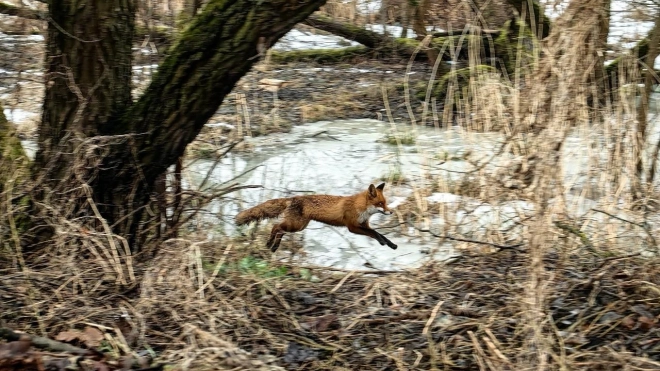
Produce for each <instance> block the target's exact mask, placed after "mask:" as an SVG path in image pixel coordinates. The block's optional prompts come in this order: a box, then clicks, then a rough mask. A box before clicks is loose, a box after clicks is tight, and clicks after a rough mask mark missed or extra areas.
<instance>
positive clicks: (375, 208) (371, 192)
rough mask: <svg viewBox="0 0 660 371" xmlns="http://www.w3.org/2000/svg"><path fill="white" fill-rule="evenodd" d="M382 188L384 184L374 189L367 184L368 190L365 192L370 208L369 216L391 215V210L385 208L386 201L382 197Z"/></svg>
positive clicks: (383, 196)
mask: <svg viewBox="0 0 660 371" xmlns="http://www.w3.org/2000/svg"><path fill="white" fill-rule="evenodd" d="M384 188H385V183H381V184H380V185H379V186H378V187H374V185H373V184H369V189H368V190H367V200H368V203H367V204H368V207H369V208H370V210H369V211H370V214H375V213H381V214H385V215H391V214H392V210H390V209H388V208H387V200H385V195H383V189H384Z"/></svg>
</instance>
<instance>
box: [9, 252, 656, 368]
mask: <svg viewBox="0 0 660 371" xmlns="http://www.w3.org/2000/svg"><path fill="white" fill-rule="evenodd" d="M228 242H229V241H228ZM258 245H260V244H258ZM254 246H255V245H254V243H251V242H249V241H246V240H233V241H231V242H230V243H228V244H218V243H216V242H209V243H203V244H195V243H189V242H186V241H185V240H184V239H179V240H178V241H171V242H170V243H167V244H165V245H163V246H161V248H160V251H159V252H158V254H157V256H156V257H155V259H153V260H152V261H150V262H149V264H138V263H137V262H134V263H133V264H135V266H134V267H133V268H135V273H136V277H135V278H134V279H131V278H129V276H124V277H123V279H124V280H128V281H132V282H129V283H128V284H126V285H120V284H117V282H116V281H114V278H117V277H116V276H115V277H114V278H113V277H111V276H112V275H111V274H108V272H106V274H101V272H100V271H99V268H98V267H99V265H98V264H97V262H96V261H95V259H81V258H80V257H78V258H77V259H75V260H76V266H75V268H73V266H71V267H69V266H70V265H71V264H72V262H73V261H74V259H71V256H72V253H70V252H64V251H63V252H61V255H60V256H59V257H54V256H51V260H49V262H48V263H45V264H44V266H42V267H40V269H38V270H32V271H31V272H30V273H29V277H28V273H27V272H18V271H4V272H1V274H2V276H3V280H2V283H1V284H0V297H2V298H3V300H2V304H0V306H1V310H0V313H1V316H0V320H1V322H2V327H10V328H13V329H16V330H22V331H26V332H28V333H31V334H38V335H42V336H48V337H51V338H54V339H59V340H63V341H67V342H69V343H73V344H75V345H77V346H80V347H83V348H88V347H96V348H98V349H102V350H103V351H104V352H105V355H104V356H103V357H104V358H102V361H101V362H103V363H105V365H106V366H107V367H108V368H96V369H116V368H119V366H117V363H113V362H111V361H108V359H111V358H113V357H117V356H118V355H124V357H138V356H139V355H142V356H143V357H144V356H147V355H154V356H155V360H156V362H160V363H165V364H169V365H173V366H175V367H174V368H170V369H180V370H183V369H191V370H229V369H232V370H239V369H242V370H282V369H287V370H301V369H305V370H430V369H452V370H475V369H490V370H514V369H524V368H525V365H526V364H527V363H526V362H527V360H528V359H529V357H530V356H533V355H534V354H535V351H534V350H533V347H531V343H530V342H529V341H530V336H531V330H530V328H529V325H530V324H529V322H528V320H527V319H526V318H527V317H526V316H527V315H528V308H527V306H526V304H525V303H527V302H528V301H529V300H530V299H531V298H530V297H529V291H527V290H526V289H527V288H528V285H529V282H528V280H529V269H528V268H529V257H528V254H527V252H526V251H525V249H524V247H521V248H520V250H518V251H516V250H504V251H500V252H494V253H490V254H481V255H472V254H470V253H469V252H467V251H465V252H464V253H465V254H464V255H463V257H461V258H460V259H458V260H456V259H454V260H452V261H447V262H429V263H427V264H425V265H424V266H421V267H419V268H416V269H410V270H406V271H373V270H371V271H342V270H338V269H332V268H323V267H306V266H300V265H292V264H289V263H287V262H275V261H272V258H271V257H270V256H269V255H270V254H269V253H268V252H267V251H266V249H261V248H255V247H254ZM200 251H201V254H200ZM544 265H545V267H546V273H545V276H544V277H545V280H546V284H547V285H546V286H544V287H541V288H539V290H544V294H545V295H547V296H546V303H547V304H546V305H545V313H544V315H545V317H546V318H547V320H546V321H545V323H544V324H543V326H542V327H543V329H544V336H545V338H544V341H545V344H543V345H542V346H543V349H544V350H545V351H547V352H548V355H549V358H548V359H547V361H548V362H549V363H550V365H551V368H550V369H571V370H621V369H645V370H651V369H658V367H659V366H660V336H658V316H659V315H660V295H658V292H660V291H659V290H658V285H659V284H660V274H659V273H660V270H659V269H660V268H659V267H660V265H658V264H657V262H656V261H652V260H648V259H643V258H640V257H639V256H624V257H618V258H602V257H597V256H594V255H593V254H590V253H589V252H587V251H586V250H584V249H577V250H572V251H571V252H570V253H565V252H564V253H562V254H560V255H559V254H556V253H554V252H553V253H549V254H547V255H546V257H545V259H544ZM138 267H140V268H138ZM69 269H71V270H69ZM63 270H64V271H65V272H68V271H70V272H72V274H66V273H63ZM74 271H75V272H76V273H75V274H74V273H73V272H74ZM15 343H16V342H15ZM15 343H14V344H15ZM10 344H11V343H10ZM3 347H4V348H8V345H0V352H2V349H4V348H3ZM29 352H33V353H29ZM34 352H35V351H32V350H30V351H26V350H23V351H20V350H19V351H15V352H14V353H12V354H13V355H12V357H13V358H12V359H14V361H15V364H21V365H23V366H24V367H25V368H24V369H38V367H36V365H35V364H34V362H35V361H34V360H35V359H37V358H38V357H35V354H38V353H34ZM39 354H41V355H42V356H43V353H39ZM45 354H46V355H47V357H48V358H47V361H44V362H46V364H54V362H60V363H57V364H60V365H63V364H65V363H66V362H70V361H68V360H67V358H66V357H65V356H64V355H63V354H61V353H55V352H52V351H50V352H48V353H45ZM99 357H101V356H98V355H97V356H96V359H99ZM0 358H1V357H0ZM7 359H9V358H7ZM42 359H43V358H42ZM92 359H94V358H93V356H88V357H87V361H85V362H88V363H89V364H92V365H93V364H94V362H97V361H93V360H92ZM31 362H32V363H31ZM33 366H34V367H33ZM3 367H4V365H3V364H2V361H0V369H2V370H4V369H8V368H3ZM626 367H628V368H626ZM62 369H63V368H62Z"/></svg>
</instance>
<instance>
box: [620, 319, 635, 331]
mask: <svg viewBox="0 0 660 371" xmlns="http://www.w3.org/2000/svg"><path fill="white" fill-rule="evenodd" d="M621 325H623V326H624V327H625V328H627V329H628V330H632V329H633V328H634V327H635V320H634V319H632V317H630V316H628V317H626V318H624V319H622V320H621Z"/></svg>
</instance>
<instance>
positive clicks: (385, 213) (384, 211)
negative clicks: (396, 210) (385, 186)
mask: <svg viewBox="0 0 660 371" xmlns="http://www.w3.org/2000/svg"><path fill="white" fill-rule="evenodd" d="M378 212H379V213H381V214H384V215H392V210H381V209H378Z"/></svg>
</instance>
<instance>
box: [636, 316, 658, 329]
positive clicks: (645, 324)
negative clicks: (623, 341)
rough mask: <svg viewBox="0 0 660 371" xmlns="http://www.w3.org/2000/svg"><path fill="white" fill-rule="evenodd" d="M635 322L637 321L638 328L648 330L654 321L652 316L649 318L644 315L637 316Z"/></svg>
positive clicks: (653, 324)
mask: <svg viewBox="0 0 660 371" xmlns="http://www.w3.org/2000/svg"><path fill="white" fill-rule="evenodd" d="M637 323H639V328H640V329H642V330H644V331H648V330H650V329H652V328H653V327H655V321H654V320H653V318H649V317H646V316H639V318H638V319H637Z"/></svg>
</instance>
